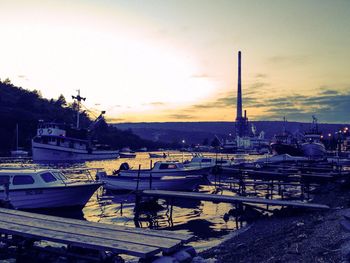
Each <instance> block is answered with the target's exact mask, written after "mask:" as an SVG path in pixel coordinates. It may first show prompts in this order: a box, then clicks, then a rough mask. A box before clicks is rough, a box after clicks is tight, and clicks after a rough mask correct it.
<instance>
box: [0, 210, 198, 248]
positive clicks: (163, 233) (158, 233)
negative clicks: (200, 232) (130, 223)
mask: <svg viewBox="0 0 350 263" xmlns="http://www.w3.org/2000/svg"><path fill="white" fill-rule="evenodd" d="M3 213H4V214H13V215H20V216H25V217H27V218H28V219H29V220H30V219H31V218H37V219H45V220H46V221H50V222H64V223H67V224H71V225H75V226H81V225H84V226H89V227H92V228H96V229H109V230H112V231H113V230H115V231H120V232H125V233H139V234H143V235H147V236H152V237H160V238H162V237H164V238H168V239H175V240H179V241H181V242H182V243H187V242H190V241H192V240H193V239H194V236H193V235H190V234H178V233H176V232H173V231H167V230H151V229H140V228H132V227H126V226H119V225H114V224H106V223H96V222H90V221H83V220H77V219H70V218H62V217H56V216H49V215H43V214H37V213H30V212H25V211H19V210H13V209H6V208H0V219H1V214H3Z"/></svg>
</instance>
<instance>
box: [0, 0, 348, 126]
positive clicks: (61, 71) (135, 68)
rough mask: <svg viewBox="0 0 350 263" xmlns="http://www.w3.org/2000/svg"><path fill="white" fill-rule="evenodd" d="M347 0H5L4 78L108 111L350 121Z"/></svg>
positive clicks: (121, 115) (121, 118) (136, 116)
mask: <svg viewBox="0 0 350 263" xmlns="http://www.w3.org/2000/svg"><path fill="white" fill-rule="evenodd" d="M349 28H350V1H349V0H334V1H328V0H327V1H325V0H315V1H314V0H295V1H287V0H266V1H261V0H256V1H253V0H249V1H243V0H242V1H238V0H237V1H236V0H227V1H224V0H215V1H214V0H212V1H209V0H174V1H172V0H144V1H140V0H139V1H136V0H125V1H124V0H84V1H83V0H75V1H66V0H57V1H55V0H40V1H39V0H38V1H36V0H22V1H21V0H8V1H7V0H0V43H1V44H0V79H2V80H4V79H6V78H9V79H10V80H11V82H12V83H13V84H15V85H17V86H21V87H23V88H25V89H29V90H34V89H36V90H39V91H40V92H41V94H42V96H43V97H45V98H48V99H51V98H54V99H57V98H58V97H59V95H60V94H63V95H64V96H65V97H66V99H67V101H68V102H71V95H76V93H77V89H80V90H81V95H82V96H83V97H86V98H87V99H86V101H85V102H84V105H85V106H86V107H87V108H88V109H90V110H91V112H93V113H94V114H95V115H96V114H97V112H98V111H102V110H105V111H106V117H107V120H108V121H109V122H163V121H234V120H235V117H236V116H235V114H236V105H235V103H236V93H237V53H238V51H239V50H240V51H242V89H243V108H244V109H246V110H247V114H248V117H249V119H250V120H282V119H283V117H284V116H285V117H286V118H287V120H289V121H310V122H311V120H312V117H311V116H312V115H316V116H317V118H318V119H319V121H320V122H329V123H350V114H349V112H350V74H349V69H350V50H349V47H350V33H349Z"/></svg>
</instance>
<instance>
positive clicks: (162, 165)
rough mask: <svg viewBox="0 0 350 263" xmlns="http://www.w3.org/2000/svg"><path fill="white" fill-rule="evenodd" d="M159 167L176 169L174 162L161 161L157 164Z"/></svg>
mask: <svg viewBox="0 0 350 263" xmlns="http://www.w3.org/2000/svg"><path fill="white" fill-rule="evenodd" d="M159 169H176V165H175V164H168V163H162V164H161V165H160V166H159Z"/></svg>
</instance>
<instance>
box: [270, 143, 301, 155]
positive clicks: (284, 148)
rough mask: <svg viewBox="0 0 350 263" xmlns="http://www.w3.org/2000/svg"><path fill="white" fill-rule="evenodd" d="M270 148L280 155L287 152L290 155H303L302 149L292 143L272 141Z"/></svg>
mask: <svg viewBox="0 0 350 263" xmlns="http://www.w3.org/2000/svg"><path fill="white" fill-rule="evenodd" d="M271 150H272V153H273V154H276V155H281V154H289V155H292V156H303V151H302V150H301V149H300V148H299V147H297V146H296V145H292V144H285V143H272V144H271Z"/></svg>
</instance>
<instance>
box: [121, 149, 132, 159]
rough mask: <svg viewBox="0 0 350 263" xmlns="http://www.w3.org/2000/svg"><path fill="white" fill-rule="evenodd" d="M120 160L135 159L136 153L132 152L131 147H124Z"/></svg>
mask: <svg viewBox="0 0 350 263" xmlns="http://www.w3.org/2000/svg"><path fill="white" fill-rule="evenodd" d="M119 157H120V158H135V157H136V153H135V152H134V151H132V150H131V149H130V148H129V147H124V148H123V149H121V150H120V151H119Z"/></svg>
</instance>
